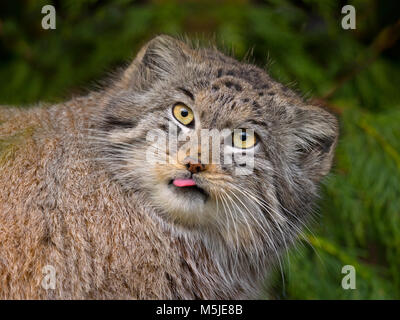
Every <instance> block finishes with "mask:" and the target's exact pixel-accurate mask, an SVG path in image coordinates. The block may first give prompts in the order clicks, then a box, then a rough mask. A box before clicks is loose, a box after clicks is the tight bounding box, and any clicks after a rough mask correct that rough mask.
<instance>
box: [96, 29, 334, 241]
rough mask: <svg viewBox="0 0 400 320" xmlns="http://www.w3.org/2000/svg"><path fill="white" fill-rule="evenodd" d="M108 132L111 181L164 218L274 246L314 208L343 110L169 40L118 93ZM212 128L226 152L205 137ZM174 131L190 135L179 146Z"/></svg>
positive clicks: (102, 129) (130, 71) (148, 54)
mask: <svg viewBox="0 0 400 320" xmlns="http://www.w3.org/2000/svg"><path fill="white" fill-rule="evenodd" d="M98 129H99V136H100V140H101V141H102V142H101V148H100V152H101V153H102V156H101V157H102V158H104V159H105V160H104V161H105V165H106V167H107V169H108V170H109V171H110V173H111V174H112V176H113V177H114V178H115V179H116V180H117V181H118V182H119V183H120V184H121V185H122V186H123V187H124V188H125V189H126V190H138V191H140V192H145V193H146V195H147V196H148V198H149V199H151V202H152V205H153V206H154V207H155V208H156V211H157V212H158V213H159V214H160V215H161V216H163V217H164V219H165V220H166V221H168V222H170V223H173V224H177V225H180V226H183V227H184V228H188V229H190V228H197V229H201V228H207V229H209V230H210V229H211V230H215V231H216V232H219V233H220V234H222V235H223V236H224V238H225V239H227V240H228V241H232V242H235V241H239V242H240V243H242V244H243V243H248V244H255V242H257V243H259V242H262V243H270V244H271V242H273V243H275V244H276V245H279V243H283V241H285V240H287V239H290V237H291V236H292V235H293V234H296V233H297V232H298V231H299V229H300V228H301V226H302V224H303V223H304V222H305V219H306V217H307V215H308V214H309V213H310V211H311V210H312V202H313V200H314V198H315V196H316V194H317V189H318V184H319V182H320V180H321V178H322V177H323V176H324V175H326V174H327V173H328V171H329V170H330V167H331V163H332V157H333V152H334V147H335V145H336V141H337V136H338V128H337V121H336V119H335V117H334V116H332V115H331V114H330V113H328V112H327V111H325V110H323V109H321V108H318V107H315V106H311V105H308V104H307V103H306V102H304V101H303V100H302V99H301V98H300V97H298V96H297V95H296V94H295V93H294V92H292V91H291V90H289V89H288V88H286V87H285V86H283V85H281V84H279V83H277V82H275V81H274V80H272V79H271V78H270V77H269V75H268V74H267V73H266V72H265V71H264V70H262V69H260V68H257V67H255V66H253V65H250V64H246V63H241V62H238V61H236V60H234V59H233V58H231V57H228V56H225V55H224V54H222V53H220V52H219V51H217V50H216V49H214V48H211V49H201V48H193V47H192V46H190V45H188V44H186V43H184V42H181V41H179V40H176V39H174V38H172V37H169V36H159V37H156V38H155V39H153V40H151V41H150V42H149V43H148V44H146V45H145V46H144V47H143V48H142V49H141V50H140V52H139V54H138V55H137V57H136V59H135V60H134V62H133V63H132V64H131V65H130V66H129V67H128V68H127V70H126V71H125V72H124V73H123V75H122V77H121V78H120V79H119V80H118V81H117V83H116V84H115V85H114V86H113V88H112V89H111V90H110V91H109V93H108V96H107V99H106V102H105V107H104V109H103V111H102V116H101V121H100V122H99V128H98ZM202 129H203V131H201V130H202ZM205 129H207V130H209V131H207V130H205ZM210 130H213V131H212V132H213V134H211V137H212V138H211V139H210V143H209V146H215V145H217V146H218V145H219V146H220V148H219V150H214V151H212V150H210V149H211V148H209V147H204V145H202V144H201V143H203V142H204V141H203V140H202V141H201V142H199V140H201V139H196V137H197V138H199V137H200V136H201V132H204V131H206V132H210ZM173 132H176V133H177V134H178V136H180V138H182V137H183V136H185V137H187V139H188V140H187V141H186V142H185V141H178V142H177V143H176V138H175V137H174V136H173ZM214 133H216V134H217V138H215V136H214ZM218 134H220V135H219V136H218ZM163 139H166V141H165V140H163ZM169 140H172V141H169ZM181 140H182V139H181ZM211 140H212V141H211ZM174 141H175V144H174ZM215 141H217V143H215ZM168 142H169V144H168ZM184 145H185V146H186V147H187V146H189V147H190V152H189V151H188V148H184V147H183V146H184ZM193 150H195V151H194V152H193ZM207 152H208V154H207ZM203 154H207V155H206V156H203ZM210 155H211V156H212V157H215V156H216V155H219V156H220V159H219V162H218V161H214V159H211V156H210ZM227 155H231V156H232V157H231V159H232V161H229V160H227V161H225V158H226V159H229V156H227ZM159 160H160V161H159ZM285 237H287V239H285Z"/></svg>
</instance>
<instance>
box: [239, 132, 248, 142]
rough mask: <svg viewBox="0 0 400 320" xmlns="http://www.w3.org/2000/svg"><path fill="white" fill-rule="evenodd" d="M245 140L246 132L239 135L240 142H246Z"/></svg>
mask: <svg viewBox="0 0 400 320" xmlns="http://www.w3.org/2000/svg"><path fill="white" fill-rule="evenodd" d="M246 139H247V134H246V132H241V133H240V140H242V141H246Z"/></svg>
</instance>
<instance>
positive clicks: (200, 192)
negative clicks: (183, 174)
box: [168, 178, 209, 201]
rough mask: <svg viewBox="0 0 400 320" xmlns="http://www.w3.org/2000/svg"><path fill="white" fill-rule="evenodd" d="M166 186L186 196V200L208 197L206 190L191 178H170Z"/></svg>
mask: <svg viewBox="0 0 400 320" xmlns="http://www.w3.org/2000/svg"><path fill="white" fill-rule="evenodd" d="M168 187H169V188H171V189H173V190H174V192H175V193H176V194H178V195H180V196H184V197H187V198H188V200H190V199H192V200H193V199H194V198H201V199H202V200H203V201H206V200H207V199H208V197H209V194H208V193H207V191H205V190H204V189H203V188H201V187H200V186H199V185H198V184H197V183H196V182H195V180H193V179H191V178H190V179H171V180H170V182H169V183H168Z"/></svg>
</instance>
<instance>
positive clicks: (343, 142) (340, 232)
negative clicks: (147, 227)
mask: <svg viewBox="0 0 400 320" xmlns="http://www.w3.org/2000/svg"><path fill="white" fill-rule="evenodd" d="M348 3H349V4H352V5H354V6H355V8H356V12H357V29H356V30H343V29H342V28H341V18H342V17H343V15H342V14H341V8H342V6H343V5H345V4H347V3H346V2H345V1H334V0H325V1H317V0H302V1H294V0H293V1H290V0H283V1H278V0H270V1H245V0H242V1H161V0H159V1H128V0H115V1H96V0H81V1H77V0H76V1H71V0H64V1H50V0H43V1H42V0H25V1H11V0H8V1H1V2H0V104H7V105H28V104H35V103H37V102H39V101H46V102H57V101H60V100H63V99H66V98H67V97H69V96H70V95H71V94H78V93H79V92H81V89H82V88H88V89H90V88H91V86H92V85H93V84H94V83H95V81H96V80H99V79H103V78H104V77H105V76H106V75H107V73H108V72H110V71H112V70H114V69H115V68H117V67H120V66H122V65H124V64H125V63H127V62H128V61H129V60H130V59H131V58H132V56H133V54H134V53H135V52H137V50H138V49H139V47H140V46H141V45H142V44H144V43H145V42H146V41H147V40H148V39H150V38H151V37H152V36H154V35H155V34H158V33H168V34H173V35H174V34H176V35H182V34H186V35H188V36H189V37H191V38H192V37H200V38H203V39H214V40H215V41H217V43H219V44H220V45H221V46H223V47H225V48H227V49H229V51H232V52H233V53H234V55H235V56H236V57H238V58H243V57H244V56H245V54H246V52H247V51H248V50H249V49H251V48H253V59H254V61H255V63H257V64H258V65H260V66H267V68H268V70H269V72H270V73H271V74H272V75H273V76H274V77H275V78H276V79H277V80H280V81H282V82H283V83H285V84H288V85H290V86H292V87H294V88H296V89H298V90H299V91H300V92H302V93H303V94H304V95H305V96H306V97H313V98H314V99H315V101H316V102H322V103H323V104H324V105H326V106H327V107H328V108H330V109H331V110H332V111H333V112H335V113H336V114H337V115H338V117H339V119H340V122H341V138H340V142H339V146H338V149H337V154H336V162H335V167H334V169H333V173H332V174H331V175H330V176H329V177H328V178H327V179H326V180H325V182H324V186H323V196H322V199H321V200H320V201H319V209H318V212H319V215H320V216H319V217H317V218H316V220H317V222H316V223H315V224H314V225H313V226H312V227H311V228H310V229H311V230H305V236H304V239H302V240H300V241H299V243H298V245H297V246H296V248H294V249H292V250H291V251H290V252H289V254H288V255H287V256H286V257H285V261H284V267H283V272H280V271H279V270H276V273H275V275H274V277H273V278H272V279H271V280H270V285H271V286H272V290H270V291H269V292H268V294H267V293H266V294H265V295H264V296H263V297H268V298H283V299H285V298H286V299H389V298H392V299H400V183H399V181H400V152H399V150H400V130H399V127H400V108H399V107H400V72H399V71H400V61H399V56H400V46H399V44H398V42H397V40H398V38H399V35H400V22H399V13H400V3H399V2H398V1H380V0H353V1H349V2H348ZM46 4H53V5H54V6H55V7H56V10H57V29H56V30H43V29H42V28H41V19H42V17H43V14H41V8H42V6H43V5H46ZM347 264H350V265H353V266H355V268H356V271H357V289H356V290H343V289H342V287H341V280H342V277H343V274H341V269H342V267H343V266H344V265H347Z"/></svg>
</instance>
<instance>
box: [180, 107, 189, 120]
mask: <svg viewBox="0 0 400 320" xmlns="http://www.w3.org/2000/svg"><path fill="white" fill-rule="evenodd" d="M188 115H189V111H187V110H186V109H182V110H181V116H182V117H184V118H186V117H187V116H188Z"/></svg>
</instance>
